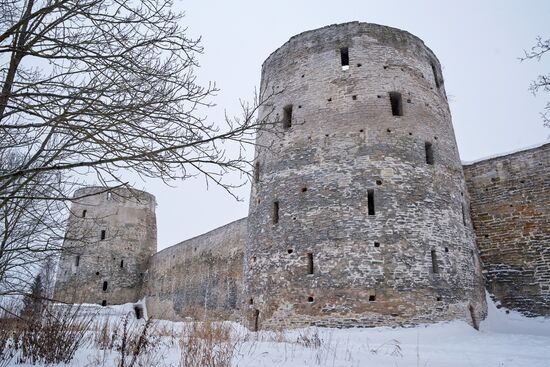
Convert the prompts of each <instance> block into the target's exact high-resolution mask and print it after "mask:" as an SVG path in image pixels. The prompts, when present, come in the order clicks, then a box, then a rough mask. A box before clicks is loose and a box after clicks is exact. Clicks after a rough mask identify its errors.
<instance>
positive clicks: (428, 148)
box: [424, 141, 434, 164]
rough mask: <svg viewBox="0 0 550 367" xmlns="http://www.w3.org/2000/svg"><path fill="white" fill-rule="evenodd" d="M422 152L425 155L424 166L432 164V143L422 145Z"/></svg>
mask: <svg viewBox="0 0 550 367" xmlns="http://www.w3.org/2000/svg"><path fill="white" fill-rule="evenodd" d="M424 151H425V153H426V164H434V150H433V147H432V143H430V142H429V141H427V142H426V143H424Z"/></svg>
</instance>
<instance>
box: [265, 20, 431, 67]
mask: <svg viewBox="0 0 550 367" xmlns="http://www.w3.org/2000/svg"><path fill="white" fill-rule="evenodd" d="M323 33H325V34H330V35H332V36H342V37H353V36H360V35H371V36H373V37H374V38H377V39H378V40H379V41H381V43H382V42H383V41H386V43H390V42H389V41H390V40H391V39H392V38H394V37H396V36H401V37H405V38H407V39H409V40H410V41H412V42H414V43H416V44H417V45H419V46H421V47H423V48H424V49H425V50H426V51H427V52H428V53H429V54H430V55H431V57H433V59H434V60H435V61H436V62H437V63H438V64H439V63H440V62H439V60H438V58H437V57H436V56H435V53H434V52H433V51H432V50H431V49H430V48H429V47H428V46H426V44H425V43H424V41H423V40H422V39H421V38H419V37H418V36H415V35H414V34H412V33H410V32H408V31H405V30H402V29H399V28H394V27H390V26H385V25H381V24H376V23H368V22H359V21H353V22H346V23H337V24H330V25H327V26H324V27H320V28H316V29H311V30H307V31H304V32H301V33H298V34H296V35H294V36H292V37H290V38H289V39H288V41H286V42H285V43H284V44H282V45H281V46H280V47H279V48H277V49H276V50H275V51H273V52H272V53H271V54H269V56H268V57H267V58H266V59H265V60H264V62H263V63H262V68H263V67H264V66H265V65H266V64H268V63H269V62H270V60H271V59H272V58H273V57H275V56H276V55H277V54H278V53H280V52H282V51H283V50H284V49H286V48H287V47H288V46H289V45H291V44H293V43H296V42H300V41H305V40H307V39H308V38H312V37H314V36H315V35H317V34H323Z"/></svg>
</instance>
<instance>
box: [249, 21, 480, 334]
mask: <svg viewBox="0 0 550 367" xmlns="http://www.w3.org/2000/svg"><path fill="white" fill-rule="evenodd" d="M272 92H276V93H275V95H274V96H273V98H272V99H271V103H270V104H269V105H266V106H264V107H263V109H262V110H261V111H260V117H264V116H267V115H268V114H270V116H271V117H272V118H273V119H274V120H275V121H278V122H277V124H276V125H275V126H274V127H270V129H269V131H267V130H265V131H263V132H260V133H259V134H258V137H257V144H258V148H257V151H256V157H255V169H256V171H255V177H254V182H253V186H252V193H251V198H250V214H249V217H248V233H249V234H248V236H249V237H248V240H247V245H246V248H245V265H244V266H245V304H246V309H247V312H248V319H249V322H250V327H251V328H252V329H258V328H276V327H280V326H284V327H289V326H290V327H292V326H303V325H319V326H333V327H346V326H379V325H406V324H414V323H420V322H436V321H442V320H450V319H464V320H468V321H469V322H471V323H473V324H474V325H476V324H477V322H479V320H480V319H482V318H483V317H484V316H485V313H486V305H485V301H484V291H483V280H482V275H481V270H480V263H479V258H478V253H477V250H476V245H475V242H474V233H473V230H472V225H471V221H470V217H469V214H468V213H469V211H468V198H467V193H466V188H465V181H464V177H463V172H462V165H461V162H460V159H459V154H458V149H457V145H456V141H455V136H454V132H453V127H452V123H451V115H450V111H449V106H448V103H447V99H446V95H445V89H444V85H443V77H442V75H441V66H440V64H439V61H438V60H437V58H436V57H435V55H434V54H433V52H432V51H431V50H430V49H429V48H428V47H426V46H425V45H424V43H423V42H422V40H420V39H419V38H417V37H415V36H413V35H412V34H410V33H408V32H405V31H402V30H398V29H395V28H390V27H384V26H380V25H376V24H367V23H358V22H353V23H346V24H340V25H331V26H328V27H324V28H320V29H317V30H313V31H308V32H304V33H301V34H299V35H297V36H294V37H292V38H291V39H290V40H289V41H288V42H287V43H285V44H284V45H283V46H282V47H280V48H279V49H278V50H276V51H275V52H274V53H272V54H271V55H270V56H269V57H268V59H267V60H266V61H265V62H264V64H263V67H262V81H261V93H264V94H270V93H272Z"/></svg>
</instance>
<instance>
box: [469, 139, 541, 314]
mask: <svg viewBox="0 0 550 367" xmlns="http://www.w3.org/2000/svg"><path fill="white" fill-rule="evenodd" d="M464 173H465V176H466V180H467V185H468V191H469V193H470V197H471V200H472V201H471V216H472V220H473V223H474V226H475V231H476V235H477V245H478V247H479V250H480V254H481V260H482V262H483V265H484V273H485V277H486V281H487V288H488V289H489V291H490V292H491V293H493V294H494V295H495V296H496V298H497V299H498V300H500V301H501V302H502V304H503V305H504V306H505V307H508V308H512V309H516V310H519V311H522V312H523V313H525V314H527V315H531V316H535V315H550V144H545V145H543V146H541V147H538V148H534V149H529V150H525V151H522V152H518V153H513V154H509V155H506V156H502V157H497V158H493V159H488V160H485V161H481V162H477V163H474V164H471V165H466V166H464Z"/></svg>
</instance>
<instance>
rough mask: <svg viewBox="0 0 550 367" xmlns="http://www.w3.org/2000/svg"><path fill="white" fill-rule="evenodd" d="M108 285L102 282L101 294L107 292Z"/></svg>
mask: <svg viewBox="0 0 550 367" xmlns="http://www.w3.org/2000/svg"><path fill="white" fill-rule="evenodd" d="M108 285H109V284H108V283H107V281H105V282H103V292H107V286H108Z"/></svg>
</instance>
